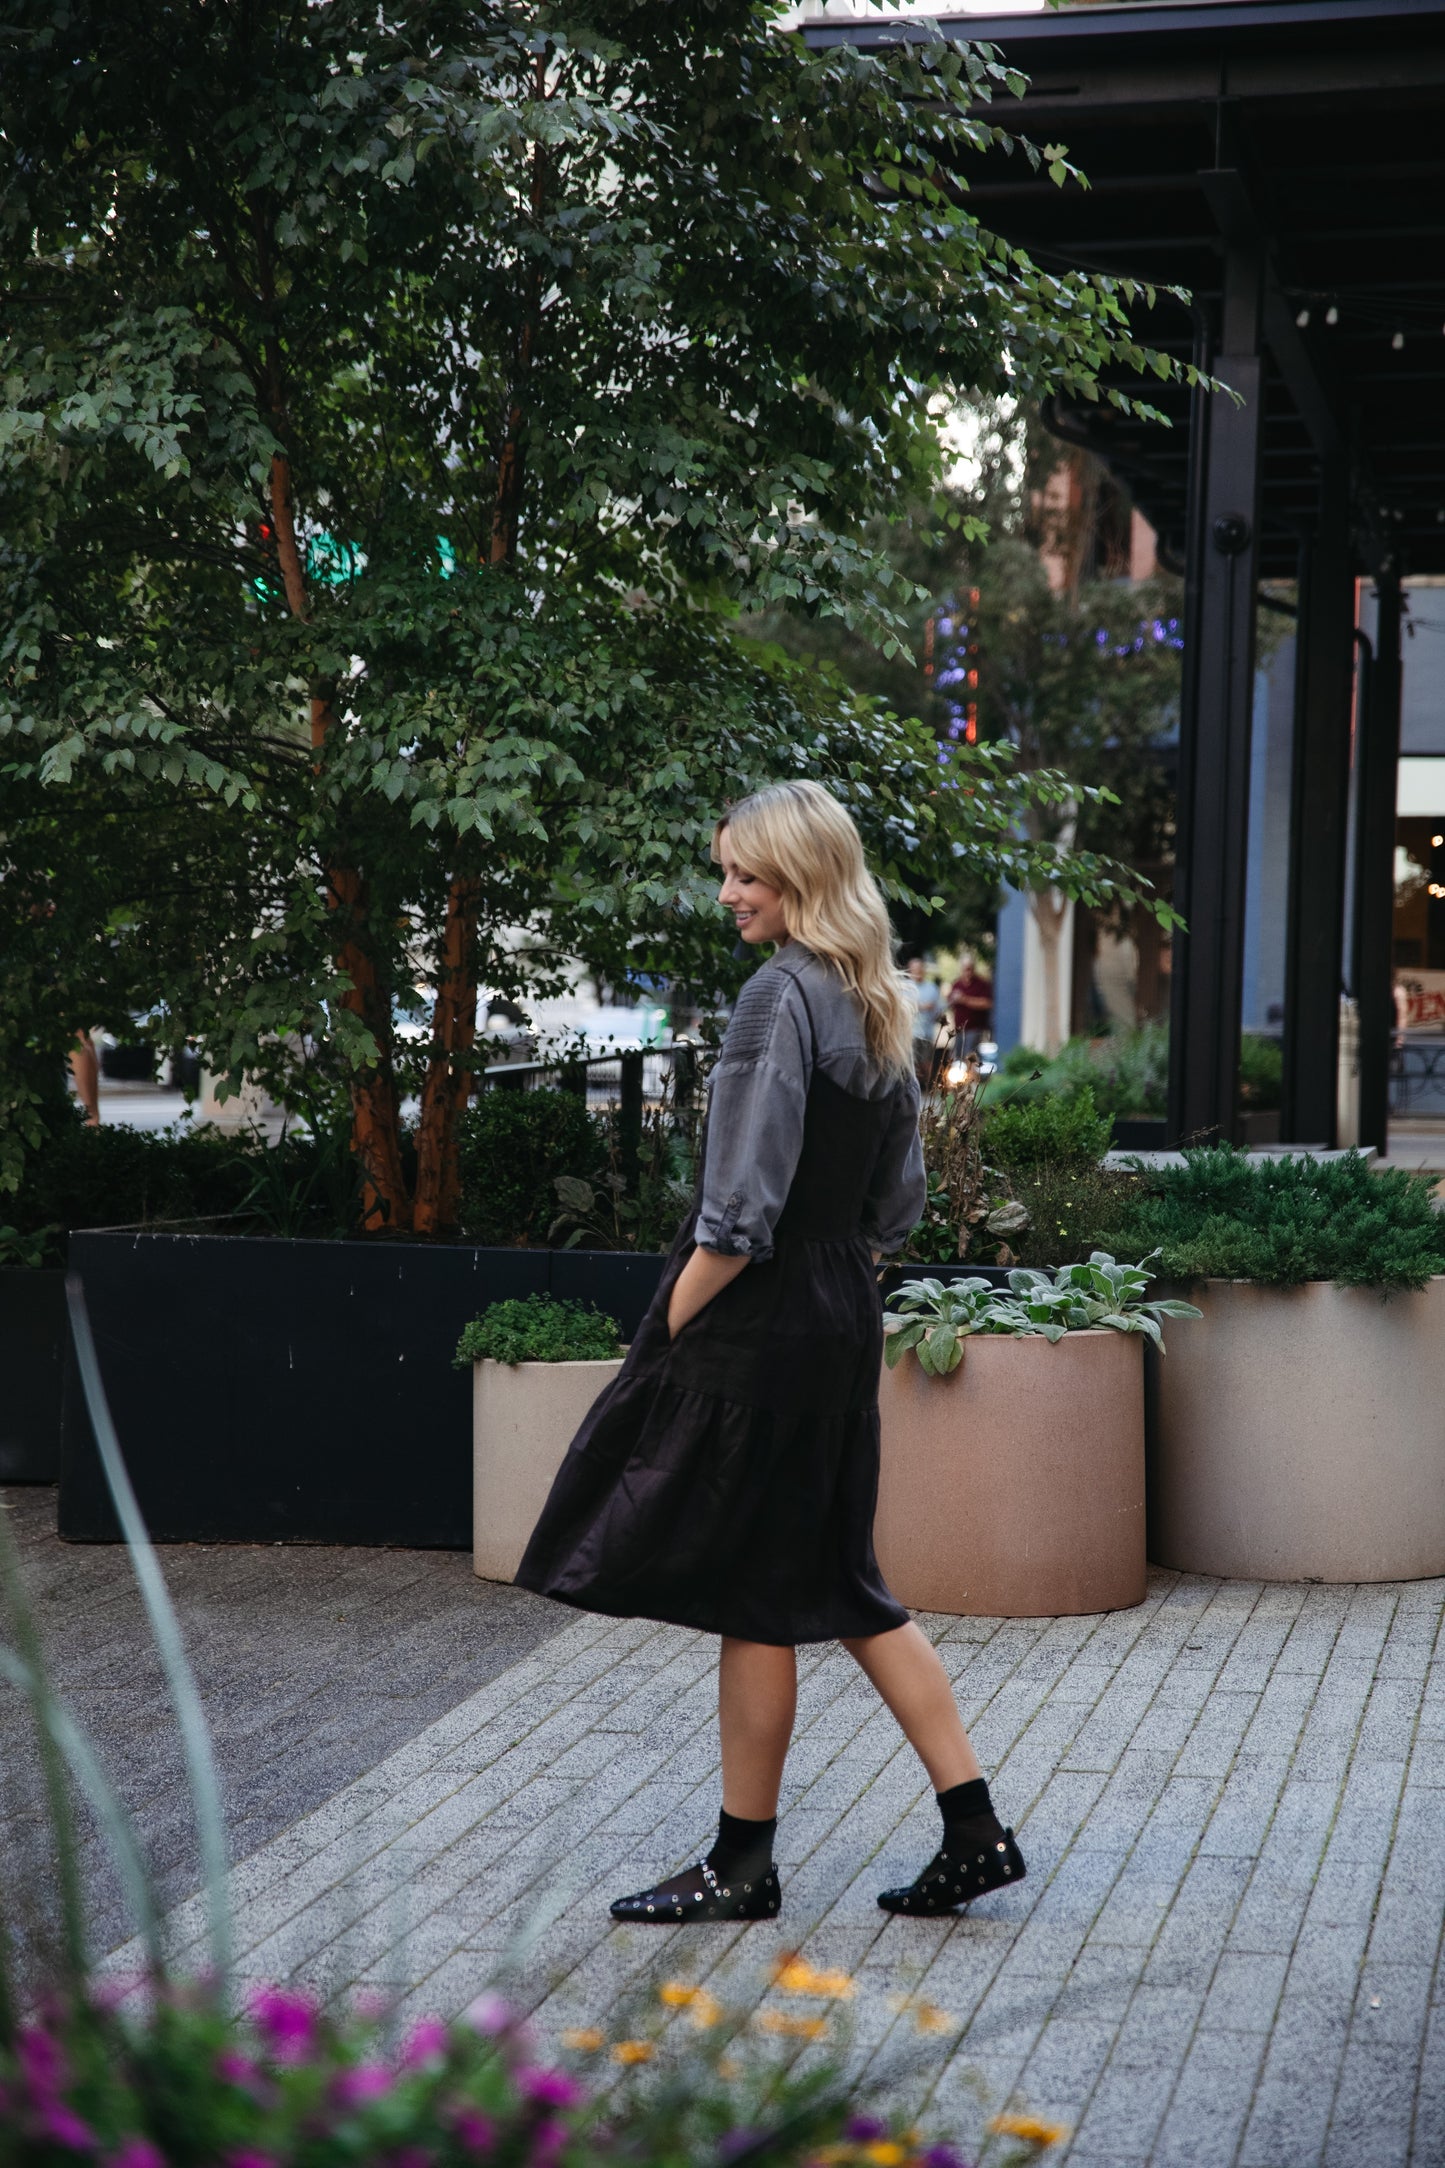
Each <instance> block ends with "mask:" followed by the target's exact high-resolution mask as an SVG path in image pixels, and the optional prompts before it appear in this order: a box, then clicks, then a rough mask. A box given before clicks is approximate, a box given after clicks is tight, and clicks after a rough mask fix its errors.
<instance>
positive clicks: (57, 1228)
mask: <svg viewBox="0 0 1445 2168" xmlns="http://www.w3.org/2000/svg"><path fill="white" fill-rule="evenodd" d="M308 1142H309V1140H305V1139H299V1138H298V1139H296V1140H295V1142H294V1145H293V1147H292V1149H293V1151H294V1152H295V1154H296V1155H297V1159H296V1164H297V1166H298V1167H299V1164H300V1161H301V1159H303V1158H304V1157H305V1156H306V1154H307V1150H308ZM267 1149H268V1147H267V1146H265V1145H264V1144H261V1143H259V1142H258V1141H257V1139H256V1138H254V1137H252V1136H244V1135H241V1136H225V1135H222V1134H221V1133H220V1132H219V1131H217V1130H206V1129H200V1130H190V1129H187V1128H186V1127H184V1126H182V1125H177V1126H176V1127H174V1128H172V1129H167V1130H155V1131H147V1130H141V1129H127V1128H124V1127H121V1126H117V1127H114V1128H101V1129H87V1128H84V1127H83V1126H82V1125H81V1123H80V1122H79V1121H73V1122H67V1123H65V1124H64V1125H63V1126H61V1127H60V1128H58V1129H57V1130H56V1131H55V1133H54V1134H53V1135H52V1136H51V1137H49V1138H47V1140H46V1142H45V1143H44V1144H43V1145H42V1147H41V1148H40V1150H39V1151H37V1152H35V1153H33V1154H32V1155H31V1156H30V1157H29V1158H28V1159H27V1161H26V1163H25V1174H24V1178H23V1180H22V1183H21V1186H20V1189H19V1192H18V1193H17V1195H16V1197H15V1200H14V1213H15V1224H16V1226H17V1228H18V1229H19V1230H20V1231H21V1232H22V1233H33V1232H36V1231H38V1230H40V1229H42V1228H46V1229H49V1230H50V1231H51V1235H50V1240H49V1242H48V1245H47V1251H46V1257H47V1261H54V1262H58V1261H59V1259H60V1257H61V1256H63V1254H64V1239H63V1237H64V1232H65V1231H66V1230H68V1229H70V1228H72V1227H134V1226H144V1225H146V1224H154V1223H156V1222H160V1221H165V1220H197V1219H229V1218H230V1217H231V1216H232V1214H234V1213H237V1212H240V1211H241V1210H242V1209H243V1207H244V1205H245V1202H246V1198H247V1196H248V1194H249V1192H250V1191H251V1188H252V1186H253V1183H254V1181H255V1178H256V1174H257V1169H258V1163H259V1160H260V1155H261V1153H262V1152H264V1151H265V1150H267Z"/></svg>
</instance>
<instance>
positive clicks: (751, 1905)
mask: <svg viewBox="0 0 1445 2168" xmlns="http://www.w3.org/2000/svg"><path fill="white" fill-rule="evenodd" d="M782 1903H783V1892H782V1888H781V1886H780V1884H779V1882H778V1870H777V1868H776V1867H768V1868H767V1869H766V1870H765V1871H764V1872H763V1874H762V1875H761V1876H757V1877H755V1878H754V1879H753V1880H752V1881H750V1882H742V1881H736V1880H729V1881H727V1882H722V1881H720V1880H719V1878H718V1876H717V1875H716V1874H715V1873H714V1872H713V1869H712V1868H711V1867H710V1866H709V1865H708V1863H707V1861H706V1860H705V1859H704V1860H700V1861H699V1862H698V1864H697V1865H696V1866H695V1867H688V1868H686V1869H684V1871H683V1872H682V1873H681V1874H675V1875H673V1876H672V1877H671V1879H670V1880H669V1881H666V1882H663V1883H660V1884H659V1885H658V1887H657V1888H656V1889H644V1890H639V1891H638V1892H637V1895H636V1896H635V1897H618V1898H616V1899H615V1900H614V1902H613V1905H612V1917H613V1918H614V1919H615V1920H626V1921H627V1922H628V1923H629V1924H633V1925H641V1926H644V1927H675V1926H677V1924H678V1923H679V1921H683V1920H775V1919H776V1918H777V1916H778V1913H779V1912H780V1911H781V1909H782Z"/></svg>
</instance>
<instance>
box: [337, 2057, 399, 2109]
mask: <svg viewBox="0 0 1445 2168" xmlns="http://www.w3.org/2000/svg"><path fill="white" fill-rule="evenodd" d="M391 2086H392V2076H391V2072H390V2071H389V2070H388V2069H387V2067H386V2065H385V2064H384V2063H358V2064H357V2066H356V2068H355V2069H354V2070H343V2071H342V2072H341V2074H340V2075H339V2077H338V2078H337V2079H336V2081H335V2083H334V2084H333V2086H332V2088H331V2097H332V2099H333V2100H334V2101H335V2102H336V2104H337V2106H338V2107H339V2108H361V2107H364V2106H365V2104H366V2102H367V2101H368V2100H380V2099H381V2097H382V2095H383V2093H389V2092H390V2091H391Z"/></svg>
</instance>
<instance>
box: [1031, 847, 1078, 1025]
mask: <svg viewBox="0 0 1445 2168" xmlns="http://www.w3.org/2000/svg"><path fill="white" fill-rule="evenodd" d="M1029 909H1030V910H1031V911H1032V912H1033V915H1034V924H1035V925H1036V926H1037V927H1038V930H1039V956H1040V960H1041V962H1042V965H1043V980H1044V1043H1043V1046H1042V1048H1041V1050H1040V1051H1041V1052H1043V1053H1045V1054H1049V1055H1053V1054H1057V1053H1058V1051H1059V1048H1060V1047H1061V1046H1062V1045H1063V1043H1064V1039H1065V1037H1066V1032H1065V1030H1064V1028H1063V1021H1062V1019H1061V1017H1060V1014H1059V997H1060V992H1061V988H1060V983H1059V943H1060V941H1061V939H1062V938H1063V931H1064V919H1065V916H1066V914H1067V912H1068V909H1069V899H1068V897H1067V896H1061V895H1060V894H1059V892H1058V890H1057V889H1056V888H1035V889H1032V890H1030V892H1029Z"/></svg>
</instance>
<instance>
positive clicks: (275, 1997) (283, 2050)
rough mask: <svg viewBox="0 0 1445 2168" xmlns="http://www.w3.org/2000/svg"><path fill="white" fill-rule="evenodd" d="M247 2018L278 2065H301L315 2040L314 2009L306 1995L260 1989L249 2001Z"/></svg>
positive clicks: (282, 1988)
mask: <svg viewBox="0 0 1445 2168" xmlns="http://www.w3.org/2000/svg"><path fill="white" fill-rule="evenodd" d="M251 2016H252V2018H253V2020H254V2021H255V2023H256V2026H257V2028H258V2029H259V2031H260V2033H261V2035H262V2037H263V2039H264V2040H265V2041H266V2043H267V2045H268V2046H269V2047H270V2048H271V2050H272V2051H273V2053H274V2054H275V2056H276V2059H277V2061H278V2062H283V2063H299V2062H304V2061H305V2059H306V2056H307V2053H308V2052H309V2050H310V2048H311V2045H312V2042H313V2041H314V2040H315V2038H316V2006H315V2004H314V2003H313V2002H312V2001H311V1998H310V1996H309V1995H298V1994H295V1993H293V1992H292V1991H291V1990H290V1989H288V1988H284V1987H263V1988H262V1989H261V1990H260V1992H259V1993H258V1994H256V1995H254V1996H253V1997H252V1999H251Z"/></svg>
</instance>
